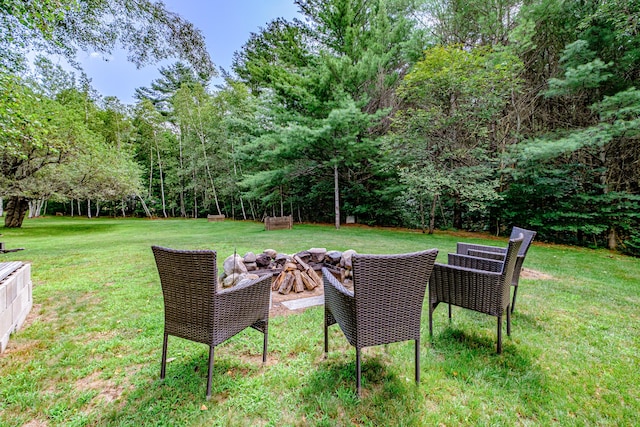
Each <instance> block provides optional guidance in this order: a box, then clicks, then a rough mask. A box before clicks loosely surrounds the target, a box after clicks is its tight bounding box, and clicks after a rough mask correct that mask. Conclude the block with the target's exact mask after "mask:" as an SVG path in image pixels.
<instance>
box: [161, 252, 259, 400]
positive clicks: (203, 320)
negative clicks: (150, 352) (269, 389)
mask: <svg viewBox="0 0 640 427" xmlns="http://www.w3.org/2000/svg"><path fill="white" fill-rule="evenodd" d="M151 249H152V250H153V255H154V256H155V260H156V266H157V267H158V273H159V274H160V284H161V286H162V295H163V297H164V342H163V344H162V364H161V369H160V378H164V377H165V373H166V364H167V342H168V337H169V335H173V336H176V337H180V338H184V339H187V340H191V341H195V342H200V343H203V344H207V345H208V346H209V370H208V377H207V399H209V398H210V397H211V376H212V368H213V350H214V347H215V346H217V345H218V344H221V343H222V342H224V341H225V340H227V339H228V338H231V337H232V336H234V335H236V334H237V333H239V332H241V331H243V330H244V329H246V328H248V327H252V328H254V329H256V330H258V331H260V332H262V333H263V334H264V340H263V347H262V362H263V363H264V362H266V359H267V338H268V327H269V304H270V298H271V276H270V275H266V276H262V277H261V278H259V279H256V280H253V281H250V282H247V283H246V284H244V285H237V286H235V287H232V288H228V289H224V290H219V289H218V285H217V266H216V252H215V251H211V250H196V251H189V250H175V249H168V248H162V247H159V246H153V247H152V248H151Z"/></svg>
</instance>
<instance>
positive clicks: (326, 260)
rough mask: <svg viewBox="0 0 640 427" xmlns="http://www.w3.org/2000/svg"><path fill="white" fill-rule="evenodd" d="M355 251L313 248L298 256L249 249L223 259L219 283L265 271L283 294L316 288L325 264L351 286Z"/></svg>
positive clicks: (233, 282) (231, 282) (251, 277)
mask: <svg viewBox="0 0 640 427" xmlns="http://www.w3.org/2000/svg"><path fill="white" fill-rule="evenodd" d="M354 253H355V251H354V250H347V251H344V252H340V251H327V250H326V249H325V248H311V249H308V250H306V251H302V252H298V253H297V254H295V255H287V254H283V253H278V252H277V251H275V250H273V249H265V250H264V251H263V252H262V253H260V254H257V255H256V254H254V253H253V252H247V253H246V254H245V255H244V256H240V255H237V254H234V255H230V256H229V257H227V258H226V259H225V261H224V271H223V272H222V275H221V276H220V280H219V283H220V286H221V287H224V288H227V287H231V286H236V285H238V284H240V283H242V282H243V281H245V280H254V279H256V278H257V277H259V276H262V275H264V274H270V275H272V276H273V277H274V279H273V281H272V286H271V289H272V290H273V291H274V292H279V293H281V294H285V295H287V294H289V293H291V292H296V293H300V292H304V291H313V290H314V289H316V288H317V287H318V286H322V277H321V274H320V271H319V270H320V268H321V267H323V266H325V267H327V268H329V270H330V271H331V272H332V273H333V274H334V276H336V278H338V280H340V282H342V284H343V285H344V286H345V287H347V288H350V287H352V286H353V283H352V279H351V256H352V255H353V254H354Z"/></svg>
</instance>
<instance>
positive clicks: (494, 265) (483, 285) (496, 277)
mask: <svg viewBox="0 0 640 427" xmlns="http://www.w3.org/2000/svg"><path fill="white" fill-rule="evenodd" d="M523 240H524V237H523V236H522V234H520V235H519V236H518V237H517V238H516V239H511V240H509V246H508V248H507V252H506V254H505V257H504V261H498V260H491V259H486V258H480V257H473V256H468V255H458V254H449V265H444V264H436V265H435V266H434V268H433V273H432V274H431V278H430V280H429V334H430V335H433V311H434V310H435V308H436V307H437V306H438V304H439V303H441V302H443V303H446V304H449V319H451V305H455V306H458V307H462V308H466V309H469V310H474V311H477V312H480V313H485V314H489V315H491V316H496V317H497V318H498V344H497V352H498V354H500V353H501V352H502V315H503V314H504V313H505V311H506V313H507V335H511V311H510V310H509V304H510V302H511V298H510V294H509V289H510V285H511V281H512V279H513V274H514V269H515V264H516V257H517V254H518V250H519V249H520V247H521V245H522V241H523ZM452 264H455V265H452Z"/></svg>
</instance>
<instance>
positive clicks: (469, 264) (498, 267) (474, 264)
mask: <svg viewBox="0 0 640 427" xmlns="http://www.w3.org/2000/svg"><path fill="white" fill-rule="evenodd" d="M448 258H449V259H448V261H449V265H450V266H457V267H464V268H468V269H471V270H483V271H492V272H495V273H501V272H502V269H503V267H504V261H497V260H493V259H487V258H482V257H475V256H469V255H460V254H449V256H448Z"/></svg>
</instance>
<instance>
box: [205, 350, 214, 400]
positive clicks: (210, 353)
mask: <svg viewBox="0 0 640 427" xmlns="http://www.w3.org/2000/svg"><path fill="white" fill-rule="evenodd" d="M214 348H215V347H214V346H209V373H208V375H207V400H209V399H211V378H212V376H213V349H214Z"/></svg>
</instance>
